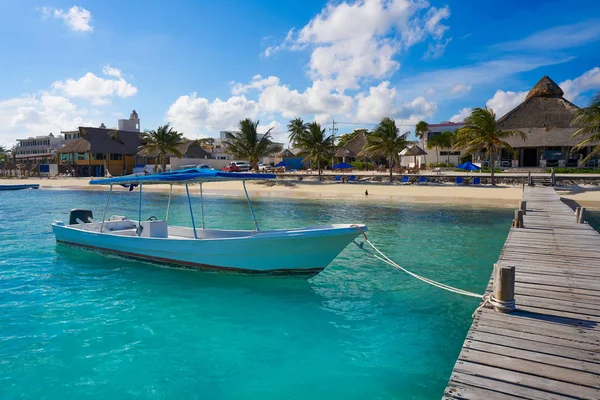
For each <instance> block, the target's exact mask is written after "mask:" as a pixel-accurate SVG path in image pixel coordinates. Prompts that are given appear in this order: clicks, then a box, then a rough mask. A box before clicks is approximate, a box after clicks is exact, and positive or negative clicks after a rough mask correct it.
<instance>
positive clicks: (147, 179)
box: [52, 169, 367, 276]
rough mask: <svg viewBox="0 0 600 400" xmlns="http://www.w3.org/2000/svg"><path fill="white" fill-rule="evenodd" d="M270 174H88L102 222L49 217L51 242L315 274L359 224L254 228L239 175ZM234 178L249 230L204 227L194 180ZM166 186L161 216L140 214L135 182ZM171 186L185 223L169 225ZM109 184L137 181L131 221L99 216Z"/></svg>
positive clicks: (184, 263) (182, 263) (249, 269)
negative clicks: (182, 201)
mask: <svg viewBox="0 0 600 400" xmlns="http://www.w3.org/2000/svg"><path fill="white" fill-rule="evenodd" d="M250 179H275V175H272V174H250V173H229V172H222V171H215V170H206V169H202V170H199V169H191V170H181V171H175V172H167V173H163V174H154V175H147V176H125V177H117V178H107V179H98V180H92V181H91V182H90V184H93V185H110V191H109V195H108V200H107V203H106V208H105V210H104V216H103V219H102V221H94V220H93V218H92V212H91V211H90V210H78V209H75V210H72V211H71V215H70V218H69V224H65V223H64V222H62V221H55V222H54V223H53V224H52V231H53V232H54V234H55V236H56V241H57V243H60V244H66V245H71V246H78V247H83V248H87V249H92V250H98V251H102V252H106V253H111V254H116V255H120V256H125V257H131V258H135V259H141V260H146V261H152V262H157V263H164V264H169V265H173V266H179V267H187V268H198V269H212V270H222V271H235V272H244V273H259V274H276V275H293V274H302V275H309V276H312V275H315V274H317V273H319V272H320V271H322V270H323V269H324V268H325V267H327V265H329V264H330V263H331V261H333V259H335V257H336V256H337V255H338V254H339V253H340V252H341V251H342V250H344V248H345V247H346V246H347V245H348V244H349V243H351V242H352V241H353V240H354V239H355V238H356V237H357V236H358V235H360V230H361V229H362V230H363V231H365V230H366V229H367V228H366V226H365V225H355V224H332V225H316V226H309V227H306V228H299V229H281V230H267V231H263V230H260V229H259V226H258V222H257V221H256V218H255V216H254V211H253V209H252V204H251V203H250V199H249V197H248V192H247V190H246V184H245V181H246V180H250ZM223 180H241V181H242V183H243V187H244V192H245V193H246V198H247V199H248V206H249V208H250V212H251V214H252V218H253V220H254V229H253V230H221V229H206V228H205V224H204V205H203V197H202V184H203V183H206V182H211V181H223ZM165 183H166V184H170V185H171V190H170V192H169V201H168V203H167V210H166V215H165V218H164V220H158V219H156V217H154V216H151V217H150V218H147V219H144V218H142V207H141V204H142V202H141V200H142V188H143V186H144V185H148V184H165ZM196 183H198V184H199V185H200V193H201V196H200V201H201V204H202V207H201V210H202V215H201V227H196V223H195V219H194V213H193V211H192V200H191V198H190V194H189V186H190V185H192V184H196ZM173 184H184V185H185V187H186V193H187V199H188V204H189V209H190V220H191V227H183V226H169V224H168V218H169V217H168V216H169V208H170V204H171V195H172V192H173ZM113 185H124V186H129V187H130V189H133V188H134V187H136V186H139V204H140V207H139V209H138V219H137V220H130V219H127V218H126V217H122V216H112V217H110V218H108V219H107V218H106V215H107V210H108V208H109V205H110V194H111V193H112V189H113Z"/></svg>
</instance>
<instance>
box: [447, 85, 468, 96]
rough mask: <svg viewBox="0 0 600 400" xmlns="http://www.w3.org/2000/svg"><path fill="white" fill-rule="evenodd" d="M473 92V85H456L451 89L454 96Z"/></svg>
mask: <svg viewBox="0 0 600 400" xmlns="http://www.w3.org/2000/svg"><path fill="white" fill-rule="evenodd" d="M470 90H471V85H463V84H460V83H458V84H456V85H454V86H452V88H451V89H450V93H452V94H458V93H462V92H464V93H466V92H468V91H470Z"/></svg>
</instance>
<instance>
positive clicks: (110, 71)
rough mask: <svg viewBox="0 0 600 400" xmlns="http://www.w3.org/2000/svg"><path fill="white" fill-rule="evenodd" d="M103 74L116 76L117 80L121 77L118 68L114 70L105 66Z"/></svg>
mask: <svg viewBox="0 0 600 400" xmlns="http://www.w3.org/2000/svg"><path fill="white" fill-rule="evenodd" d="M102 73H103V74H104V75H108V76H114V77H117V78H120V77H121V70H120V69H118V68H113V67H111V66H110V65H105V66H104V67H102Z"/></svg>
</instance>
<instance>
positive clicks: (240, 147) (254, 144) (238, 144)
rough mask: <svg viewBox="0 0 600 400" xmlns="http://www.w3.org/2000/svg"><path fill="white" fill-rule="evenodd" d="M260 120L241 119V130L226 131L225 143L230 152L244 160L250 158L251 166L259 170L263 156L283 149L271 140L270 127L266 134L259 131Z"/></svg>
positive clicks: (227, 150)
mask: <svg viewBox="0 0 600 400" xmlns="http://www.w3.org/2000/svg"><path fill="white" fill-rule="evenodd" d="M259 122H260V121H258V120H256V121H252V120H251V119H250V118H246V119H243V120H241V121H240V125H239V130H240V131H239V132H226V133H225V140H224V141H223V145H224V146H225V151H226V152H227V153H228V154H231V155H232V156H234V157H236V158H240V159H242V160H248V162H249V163H250V168H252V169H253V170H255V171H257V170H258V162H259V160H260V159H261V158H263V157H266V156H270V155H271V154H273V153H277V152H278V151H280V150H281V146H280V145H277V144H274V143H273V142H272V141H271V130H272V129H273V128H270V129H269V130H268V131H267V132H265V134H264V135H262V136H261V135H260V133H258V124H259Z"/></svg>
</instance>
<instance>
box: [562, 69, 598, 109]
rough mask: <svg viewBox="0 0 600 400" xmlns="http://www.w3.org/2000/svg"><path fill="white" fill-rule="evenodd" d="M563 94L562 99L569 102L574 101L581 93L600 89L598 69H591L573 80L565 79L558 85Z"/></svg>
mask: <svg viewBox="0 0 600 400" xmlns="http://www.w3.org/2000/svg"><path fill="white" fill-rule="evenodd" d="M559 86H560V88H561V89H562V90H563V92H565V95H564V97H565V98H566V99H567V100H569V101H575V100H576V99H577V97H578V96H579V95H580V94H581V93H585V92H587V91H590V90H593V89H600V68H598V67H596V68H592V69H590V70H589V71H587V72H585V73H584V74H583V75H581V76H579V77H577V78H575V79H567V80H566V81H564V82H561V83H560V84H559Z"/></svg>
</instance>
